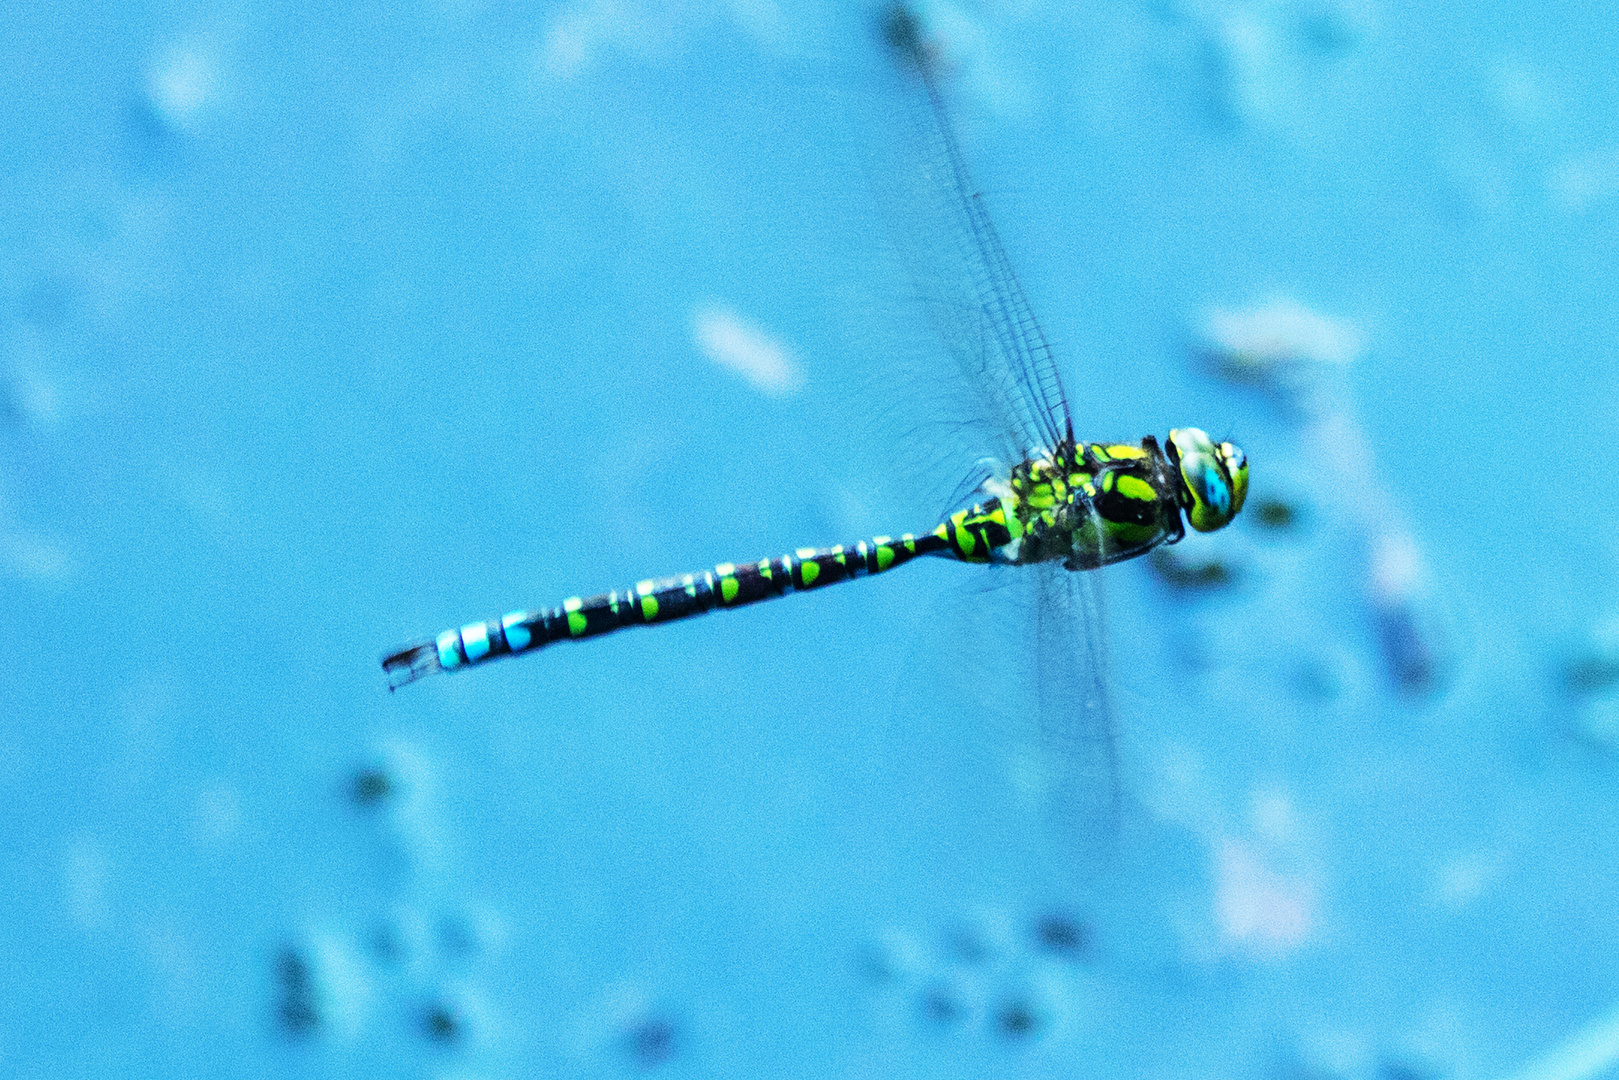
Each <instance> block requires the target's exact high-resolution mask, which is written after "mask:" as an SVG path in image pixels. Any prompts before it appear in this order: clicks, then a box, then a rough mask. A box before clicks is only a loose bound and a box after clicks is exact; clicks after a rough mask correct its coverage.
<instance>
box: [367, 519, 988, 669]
mask: <svg viewBox="0 0 1619 1080" xmlns="http://www.w3.org/2000/svg"><path fill="white" fill-rule="evenodd" d="M949 524H950V523H948V522H947V523H946V524H945V525H941V526H940V527H939V528H938V529H936V530H935V531H934V532H932V533H928V534H926V535H923V536H911V535H909V534H906V535H905V536H902V537H900V538H899V539H898V540H893V539H890V538H889V537H886V536H879V537H874V538H873V539H870V540H862V541H860V542H859V543H856V544H852V545H849V546H843V545H839V546H837V547H831V548H801V549H799V550H798V551H796V552H793V553H792V554H790V555H783V556H781V557H779V558H775V559H761V560H760V561H758V562H756V563H746V564H743V565H740V566H739V565H736V564H734V563H721V564H720V565H718V566H716V567H714V568H713V569H712V570H703V571H700V572H698V573H695V574H686V575H685V576H683V577H669V578H661V579H656V580H647V581H642V582H639V583H637V584H636V585H634V586H632V587H631V588H629V589H625V590H622V591H620V590H614V591H613V592H607V593H601V594H599V595H597V596H591V597H584V598H581V597H577V596H574V597H569V598H568V599H567V600H564V601H563V602H562V603H561V604H560V605H558V606H557V607H554V608H550V609H549V610H546V611H514V612H512V613H511V614H509V615H505V616H502V617H500V618H497V619H486V620H484V621H483V622H475V623H468V624H467V625H466V626H462V627H459V628H457V629H454V630H446V631H444V632H443V633H442V634H440V635H438V637H436V638H434V639H433V640H432V641H423V642H420V643H418V644H415V645H412V646H410V647H408V648H405V649H401V650H399V651H398V652H396V653H392V654H390V655H389V656H387V657H384V658H383V661H382V667H383V670H384V671H386V672H387V674H388V682H389V689H397V688H399V687H401V686H403V685H405V684H406V683H409V682H414V681H415V680H417V679H420V678H422V677H423V676H425V675H431V674H433V673H434V672H436V671H457V670H460V669H462V668H466V667H473V666H475V665H478V664H482V663H485V662H487V661H490V660H494V659H497V658H499V657H502V656H513V655H516V654H518V653H525V652H533V651H534V650H535V649H539V648H543V647H544V646H546V645H551V644H554V643H555V642H558V641H582V640H584V639H585V638H593V637H600V636H601V635H602V634H609V633H612V632H613V631H614V630H623V629H625V628H627V627H631V626H653V625H656V624H658V623H666V622H674V621H676V620H677V619H687V618H690V617H692V616H693V615H702V614H704V613H706V612H709V611H713V610H714V609H715V608H735V607H743V606H745V605H747V604H756V603H758V602H759V601H761V600H769V599H772V598H774V597H777V596H785V595H786V594H788V593H790V592H804V591H807V590H810V589H819V588H821V587H823V586H826V585H834V584H836V583H837V582H840V581H848V580H851V579H853V578H857V577H865V576H866V575H868V574H880V573H882V572H884V571H885V570H891V569H893V568H894V567H896V566H903V565H904V564H905V563H908V562H910V561H911V560H912V559H914V558H916V557H917V556H919V555H944V556H948V557H954V558H962V559H966V561H987V559H973V558H970V557H969V554H970V553H971V552H973V551H974V550H975V549H974V547H973V546H972V545H973V543H974V541H973V539H972V534H970V533H968V532H967V531H965V530H961V531H960V533H959V535H958V531H957V530H955V529H947V526H948V525H949ZM977 542H978V543H979V545H980V546H981V545H982V539H981V538H980V539H979V540H978V541H977ZM964 545H965V547H966V551H967V553H968V554H964V553H963V546H964Z"/></svg>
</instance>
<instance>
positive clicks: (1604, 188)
mask: <svg viewBox="0 0 1619 1080" xmlns="http://www.w3.org/2000/svg"><path fill="white" fill-rule="evenodd" d="M1546 187H1547V189H1548V190H1549V191H1550V193H1551V199H1552V203H1553V204H1554V205H1556V206H1557V207H1559V208H1560V209H1563V210H1568V211H1571V212H1573V213H1579V212H1581V211H1583V210H1587V209H1589V208H1590V207H1592V206H1594V205H1595V204H1597V203H1599V202H1604V201H1606V200H1608V199H1611V198H1613V197H1614V195H1616V194H1619V147H1610V148H1608V149H1606V150H1597V151H1593V152H1592V153H1589V154H1579V155H1575V156H1572V157H1566V158H1564V159H1563V160H1561V161H1559V162H1558V163H1557V164H1556V165H1553V166H1552V168H1551V172H1550V174H1549V175H1548V176H1547V177H1546Z"/></svg>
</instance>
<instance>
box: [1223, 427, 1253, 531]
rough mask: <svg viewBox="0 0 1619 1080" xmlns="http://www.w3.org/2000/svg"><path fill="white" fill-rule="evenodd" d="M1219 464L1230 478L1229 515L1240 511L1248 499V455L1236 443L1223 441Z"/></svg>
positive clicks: (1233, 515)
mask: <svg viewBox="0 0 1619 1080" xmlns="http://www.w3.org/2000/svg"><path fill="white" fill-rule="evenodd" d="M1219 454H1220V464H1221V465H1222V466H1224V467H1225V474H1226V476H1228V477H1230V479H1231V516H1232V517H1236V516H1237V515H1238V514H1240V513H1241V512H1242V504H1243V503H1245V502H1247V501H1248V455H1247V454H1245V453H1243V452H1242V447H1240V446H1238V445H1237V444H1236V443H1228V442H1223V443H1221V444H1220V447H1219Z"/></svg>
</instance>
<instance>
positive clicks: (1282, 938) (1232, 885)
mask: <svg viewBox="0 0 1619 1080" xmlns="http://www.w3.org/2000/svg"><path fill="white" fill-rule="evenodd" d="M1215 858H1216V866H1215V875H1216V885H1215V916H1216V919H1217V920H1218V922H1219V926H1220V930H1221V932H1222V933H1223V934H1224V935H1225V936H1226V937H1227V938H1228V939H1229V940H1230V941H1231V942H1232V943H1234V944H1236V945H1238V946H1240V947H1241V948H1242V949H1244V950H1245V951H1247V952H1250V953H1257V954H1261V955H1267V954H1268V955H1276V954H1280V953H1286V952H1290V951H1292V950H1293V949H1296V948H1298V947H1299V946H1300V945H1303V944H1304V943H1305V942H1306V941H1307V940H1308V939H1309V937H1310V934H1311V932H1312V931H1313V930H1314V928H1315V922H1316V906H1317V900H1316V890H1315V887H1314V886H1313V885H1311V884H1310V883H1309V882H1307V881H1301V880H1293V879H1289V878H1286V877H1283V876H1282V875H1281V874H1279V873H1277V872H1276V871H1275V870H1273V869H1272V868H1271V867H1270V866H1269V865H1267V863H1266V861H1265V859H1264V857H1263V856H1262V855H1261V854H1260V853H1259V852H1258V851H1257V850H1255V849H1254V848H1252V847H1250V846H1249V845H1247V844H1245V843H1243V842H1242V841H1240V840H1235V839H1226V840H1224V841H1222V842H1221V843H1220V845H1219V847H1218V848H1217V849H1216V855H1215Z"/></svg>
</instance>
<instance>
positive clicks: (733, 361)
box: [694, 308, 804, 397]
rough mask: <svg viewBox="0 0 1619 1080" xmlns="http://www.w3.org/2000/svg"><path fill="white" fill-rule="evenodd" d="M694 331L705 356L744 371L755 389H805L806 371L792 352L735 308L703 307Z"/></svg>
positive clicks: (781, 394) (791, 391) (784, 392)
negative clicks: (733, 309)
mask: <svg viewBox="0 0 1619 1080" xmlns="http://www.w3.org/2000/svg"><path fill="white" fill-rule="evenodd" d="M694 333H695V336H696V338H697V347H698V348H700V349H701V350H702V351H703V355H704V356H706V357H708V358H709V359H710V360H712V361H714V363H716V364H719V365H720V366H721V367H726V368H730V369H731V370H732V371H734V372H736V373H737V374H739V375H741V376H742V377H743V378H745V379H747V380H748V382H750V383H752V384H753V386H754V388H755V389H757V390H760V391H763V392H764V393H766V394H769V395H771V396H772V397H784V396H786V395H788V394H794V393H797V392H798V391H799V390H801V389H803V387H804V372H803V369H802V368H800V367H799V365H798V361H797V360H796V359H794V357H793V355H792V353H790V352H788V351H787V348H786V347H785V346H783V345H782V344H781V343H780V342H778V341H776V339H774V338H772V337H771V336H770V335H769V334H766V333H765V332H764V331H763V330H760V329H759V328H758V327H756V326H754V325H752V324H751V323H748V322H746V321H744V320H743V319H742V318H741V316H739V315H737V314H736V313H735V312H734V311H730V310H727V309H725V308H703V309H700V310H699V311H698V312H697V316H696V320H695V327H694Z"/></svg>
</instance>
